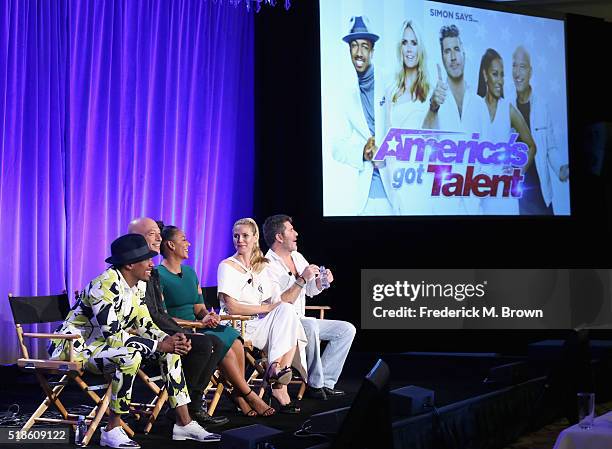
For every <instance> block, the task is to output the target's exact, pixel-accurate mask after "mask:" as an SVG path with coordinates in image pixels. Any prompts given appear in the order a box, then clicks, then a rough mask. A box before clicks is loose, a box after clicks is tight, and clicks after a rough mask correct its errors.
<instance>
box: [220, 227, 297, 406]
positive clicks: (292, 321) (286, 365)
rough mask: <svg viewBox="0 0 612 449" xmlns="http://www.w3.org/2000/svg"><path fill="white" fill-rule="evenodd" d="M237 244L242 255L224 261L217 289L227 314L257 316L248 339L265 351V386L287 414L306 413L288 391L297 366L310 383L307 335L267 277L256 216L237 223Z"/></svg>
mask: <svg viewBox="0 0 612 449" xmlns="http://www.w3.org/2000/svg"><path fill="white" fill-rule="evenodd" d="M232 235H233V240H234V247H235V248H236V253H235V254H234V255H233V256H231V257H228V258H227V259H225V260H223V261H222V262H221V263H220V264H219V268H218V271H217V288H218V291H219V299H220V303H221V307H222V312H221V313H227V314H231V315H252V316H253V319H251V320H249V321H247V322H246V326H245V332H246V335H245V337H246V339H247V340H251V342H252V343H253V346H255V347H256V348H259V349H261V350H263V351H265V352H266V353H267V355H268V361H269V367H268V370H267V371H266V374H265V376H264V382H265V383H266V384H269V385H270V386H271V395H272V397H273V398H274V399H275V400H276V401H277V402H278V404H277V405H275V406H274V408H275V409H276V410H277V411H279V412H281V413H299V411H300V409H299V407H297V406H296V405H295V404H294V403H293V402H292V401H291V398H290V396H289V393H288V392H287V384H288V383H289V382H290V381H291V377H292V375H291V366H293V367H295V368H296V369H297V370H298V371H299V372H300V374H301V375H302V378H303V379H307V378H308V377H307V375H306V369H305V368H304V367H305V366H306V353H305V350H304V348H305V347H306V343H307V341H306V334H305V333H304V328H303V327H302V324H301V323H300V320H299V318H298V316H297V315H296V313H295V311H294V309H293V305H292V304H289V303H286V302H282V301H281V298H280V292H278V291H275V290H274V287H273V283H272V282H270V279H269V278H268V274H267V263H268V260H267V259H266V258H265V257H264V256H263V253H262V251H261V249H260V247H259V228H258V226H257V223H256V222H255V221H254V220H253V219H251V218H242V219H240V220H238V221H237V222H236V223H234V227H233V232H232Z"/></svg>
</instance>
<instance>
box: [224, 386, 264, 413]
mask: <svg viewBox="0 0 612 449" xmlns="http://www.w3.org/2000/svg"><path fill="white" fill-rule="evenodd" d="M252 392H253V390H251V389H249V392H248V393H246V394H242V393H240V392H239V391H238V390H237V389H236V388H234V390H233V391H232V394H231V398H232V400H233V401H234V404H235V405H236V411H237V412H238V413H240V414H241V415H243V416H248V417H249V418H254V417H256V416H258V413H257V410H254V409H253V408H252V407H251V404H249V401H247V400H246V397H247V396H248V395H249V394H251V393H252ZM238 398H242V400H243V401H244V403H245V404H246V405H247V407H248V408H249V409H248V410H247V411H246V412H245V411H244V410H243V409H242V407H241V406H240V402H238ZM266 411H267V410H266Z"/></svg>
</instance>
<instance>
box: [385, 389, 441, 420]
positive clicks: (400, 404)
mask: <svg viewBox="0 0 612 449" xmlns="http://www.w3.org/2000/svg"><path fill="white" fill-rule="evenodd" d="M390 393H391V413H392V414H393V415H394V416H413V415H419V414H421V413H425V412H428V411H429V410H430V409H431V406H433V405H434V392H433V391H432V390H428V389H427V388H421V387H417V386H416V385H408V386H407V387H402V388H396V389H395V390H391V392H390Z"/></svg>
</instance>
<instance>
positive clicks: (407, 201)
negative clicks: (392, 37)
mask: <svg viewBox="0 0 612 449" xmlns="http://www.w3.org/2000/svg"><path fill="white" fill-rule="evenodd" d="M422 36H423V35H422V33H421V32H420V31H419V29H418V27H417V26H416V24H415V23H414V22H413V21H412V20H406V21H404V23H403V24H402V30H401V35H400V40H399V42H398V45H397V56H398V63H399V69H398V71H397V73H396V75H395V79H394V81H393V84H391V86H390V87H389V88H388V89H386V91H385V98H384V106H385V108H384V110H385V117H384V131H385V134H386V133H387V131H388V130H389V129H390V128H400V129H421V128H422V124H423V120H424V119H425V115H427V110H428V108H429V103H428V102H427V101H426V100H427V96H428V94H429V90H430V84H429V79H428V76H427V55H426V52H425V45H424V42H423V40H422ZM414 137H418V136H414ZM426 154H428V152H427V153H426ZM386 162H387V163H388V164H389V165H390V167H389V168H390V169H389V171H388V172H389V173H390V175H391V176H399V173H400V172H399V171H398V170H401V169H402V168H403V169H408V168H411V169H414V170H419V167H421V165H422V166H423V168H424V169H425V171H424V172H421V173H422V174H421V175H420V176H418V177H417V176H415V179H414V181H413V182H412V183H408V182H407V180H406V178H404V180H403V182H402V183H401V186H400V187H398V188H395V186H396V185H397V184H399V182H398V180H394V181H395V184H394V185H393V186H394V192H393V195H392V199H394V200H395V201H394V209H395V212H396V213H398V214H400V215H430V214H431V210H432V209H431V202H430V196H431V187H432V184H431V182H429V181H425V179H426V178H429V177H430V176H431V174H428V173H427V170H426V168H427V163H426V162H425V163H421V162H415V161H414V150H413V151H412V154H411V157H410V161H409V162H403V161H396V160H395V158H389V159H387V160H386ZM404 173H405V171H404ZM414 173H415V174H416V172H414ZM418 178H420V179H421V181H422V182H421V183H418Z"/></svg>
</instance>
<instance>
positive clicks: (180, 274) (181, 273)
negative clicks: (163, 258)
mask: <svg viewBox="0 0 612 449" xmlns="http://www.w3.org/2000/svg"><path fill="white" fill-rule="evenodd" d="M176 274H178V277H180V278H181V279H183V272H182V271H181V272H180V273H176Z"/></svg>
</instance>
